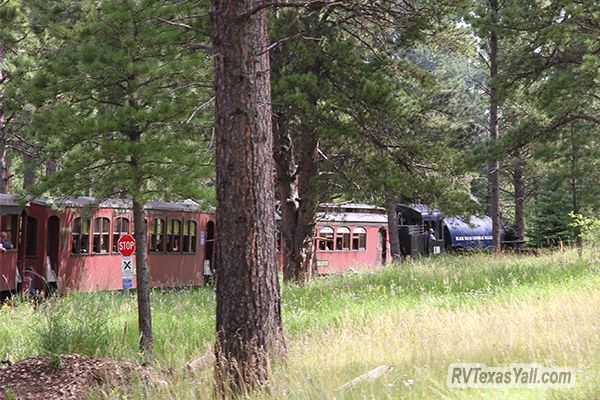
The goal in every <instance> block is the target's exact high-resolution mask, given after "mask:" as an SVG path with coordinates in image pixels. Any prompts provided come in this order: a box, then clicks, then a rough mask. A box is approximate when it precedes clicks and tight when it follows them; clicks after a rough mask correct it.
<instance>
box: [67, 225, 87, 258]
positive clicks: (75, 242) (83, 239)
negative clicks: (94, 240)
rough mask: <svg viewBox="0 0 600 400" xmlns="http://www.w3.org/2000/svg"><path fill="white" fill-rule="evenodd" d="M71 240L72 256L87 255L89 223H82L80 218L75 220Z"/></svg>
mask: <svg viewBox="0 0 600 400" xmlns="http://www.w3.org/2000/svg"><path fill="white" fill-rule="evenodd" d="M71 238H72V239H71V240H72V243H71V253H72V254H88V253H89V243H90V221H89V220H83V221H82V219H81V218H75V219H74V220H73V227H72V230H71Z"/></svg>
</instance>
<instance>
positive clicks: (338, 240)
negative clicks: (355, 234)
mask: <svg viewBox="0 0 600 400" xmlns="http://www.w3.org/2000/svg"><path fill="white" fill-rule="evenodd" d="M351 237H352V235H351V233H350V228H348V227H346V226H340V227H339V228H337V231H336V232H335V250H336V251H350V250H351V247H350V246H351V245H352V241H351V240H350V239H351Z"/></svg>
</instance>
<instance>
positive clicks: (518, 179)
mask: <svg viewBox="0 0 600 400" xmlns="http://www.w3.org/2000/svg"><path fill="white" fill-rule="evenodd" d="M524 170H525V162H524V160H523V157H522V155H521V154H518V155H517V163H516V165H515V169H514V173H513V186H514V188H515V226H516V227H517V236H518V237H519V240H523V239H524V238H525V197H526V195H525V181H524V178H523V174H524Z"/></svg>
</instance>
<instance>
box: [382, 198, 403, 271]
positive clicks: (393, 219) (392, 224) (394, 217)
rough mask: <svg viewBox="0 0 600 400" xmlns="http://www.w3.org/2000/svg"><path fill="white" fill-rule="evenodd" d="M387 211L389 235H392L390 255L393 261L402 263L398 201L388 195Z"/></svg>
mask: <svg viewBox="0 0 600 400" xmlns="http://www.w3.org/2000/svg"><path fill="white" fill-rule="evenodd" d="M385 205H386V210H387V216H388V232H389V233H388V234H389V235H390V253H391V255H392V260H393V261H400V260H401V259H402V255H401V253H400V237H399V236H398V213H397V212H396V199H395V198H394V197H393V196H391V195H390V194H389V193H386V201H385Z"/></svg>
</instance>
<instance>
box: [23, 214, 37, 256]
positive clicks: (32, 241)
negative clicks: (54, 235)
mask: <svg viewBox="0 0 600 400" xmlns="http://www.w3.org/2000/svg"><path fill="white" fill-rule="evenodd" d="M36 254H37V219H35V218H32V217H27V241H26V242H25V255H26V256H35V255H36Z"/></svg>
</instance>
